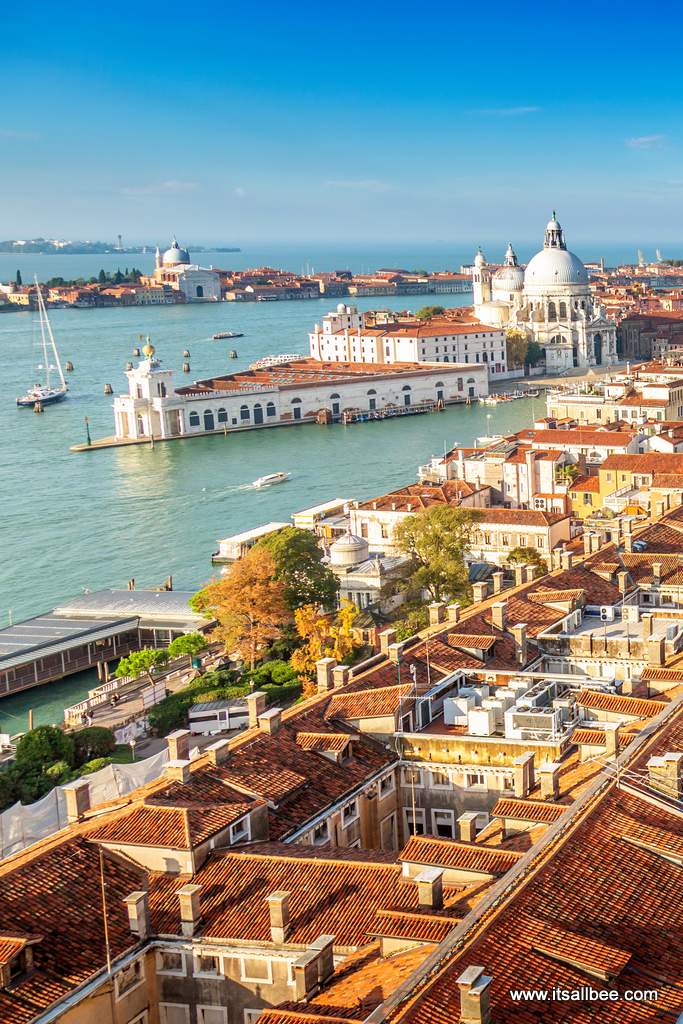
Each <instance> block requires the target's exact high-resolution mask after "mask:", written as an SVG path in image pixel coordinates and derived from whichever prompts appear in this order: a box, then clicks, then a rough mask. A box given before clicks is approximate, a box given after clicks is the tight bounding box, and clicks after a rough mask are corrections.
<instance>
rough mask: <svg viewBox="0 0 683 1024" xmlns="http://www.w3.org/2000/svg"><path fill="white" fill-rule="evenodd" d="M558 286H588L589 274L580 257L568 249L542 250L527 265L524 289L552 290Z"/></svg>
mask: <svg viewBox="0 0 683 1024" xmlns="http://www.w3.org/2000/svg"><path fill="white" fill-rule="evenodd" d="M557 284H559V285H572V284H578V285H587V284H588V272H587V270H586V268H585V267H584V265H583V263H582V262H581V260H580V259H579V257H578V256H575V255H574V253H573V252H569V250H568V249H550V248H547V249H541V251H540V252H537V253H536V255H535V256H534V257H533V259H532V260H531V261H530V262H529V263H528V264H527V268H526V270H525V272H524V287H525V288H529V287H530V286H531V287H533V288H552V287H553V286H554V285H557Z"/></svg>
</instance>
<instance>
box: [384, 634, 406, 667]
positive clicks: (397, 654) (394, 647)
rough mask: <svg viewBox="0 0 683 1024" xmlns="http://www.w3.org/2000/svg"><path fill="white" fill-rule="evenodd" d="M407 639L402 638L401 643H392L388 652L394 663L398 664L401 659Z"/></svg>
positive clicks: (390, 659)
mask: <svg viewBox="0 0 683 1024" xmlns="http://www.w3.org/2000/svg"><path fill="white" fill-rule="evenodd" d="M405 646H406V644H405V640H401V641H400V642H399V643H396V644H390V645H389V649H388V650H387V654H388V655H389V661H391V662H393V663H394V665H398V663H399V661H400V660H401V655H402V654H403V651H404V650H405Z"/></svg>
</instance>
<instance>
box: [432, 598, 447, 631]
mask: <svg viewBox="0 0 683 1024" xmlns="http://www.w3.org/2000/svg"><path fill="white" fill-rule="evenodd" d="M445 619H446V605H445V604H444V602H443V601H432V603H431V604H430V605H429V625H430V626H440V625H441V623H442V622H444V621H445Z"/></svg>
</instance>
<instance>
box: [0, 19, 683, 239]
mask: <svg viewBox="0 0 683 1024" xmlns="http://www.w3.org/2000/svg"><path fill="white" fill-rule="evenodd" d="M552 6H553V9H551V5H548V4H546V3H544V4H541V3H531V2H524V0H517V2H516V3H514V4H510V3H506V4H501V3H499V2H496V0H494V2H492V3H489V4H481V3H471V2H470V3H467V4H453V3H441V2H438V0H437V2H432V3H431V4H429V5H424V6H419V5H414V4H411V5H407V4H401V3H392V4H389V3H385V2H383V0H380V2H370V3H364V4H361V3H357V2H356V0H351V2H348V3H345V4H344V5H324V4H320V3H310V2H308V0H297V3H294V4H282V3H278V4H275V3H271V2H270V0H265V2H261V3H259V4H258V5H256V4H253V5H250V4H247V5H228V4H224V5H220V4H196V5H193V4H191V3H187V2H185V3H182V4H181V3H176V2H167V3H165V4H154V5H152V4H146V5H139V6H132V7H131V6H129V5H119V6H118V9H117V5H106V6H105V5H102V4H100V5H93V4H92V3H89V4H88V5H85V4H80V3H79V2H78V0H77V2H76V3H72V4H70V5H68V6H64V7H59V6H53V5H50V6H48V5H46V4H41V3H40V2H38V4H37V5H35V4H34V5H32V7H31V18H30V20H29V17H28V16H26V18H24V17H23V16H22V14H21V12H20V11H18V10H17V11H15V13H14V14H13V16H12V19H11V21H12V23H11V31H9V32H7V31H5V32H3V38H2V41H1V42H0V47H1V51H2V52H1V53H0V57H1V58H2V59H1V60H0V86H1V87H2V96H3V104H2V115H1V116H0V195H1V196H2V198H3V202H2V206H1V207H0V209H2V217H1V218H0V237H2V238H9V237H24V236H30V235H35V234H45V235H57V236H60V237H89V238H105V237H106V238H109V237H113V235H114V234H115V233H116V232H118V231H121V232H122V233H123V235H124V236H125V237H126V238H128V239H131V240H132V239H138V240H150V239H154V238H157V237H166V235H168V234H169V233H170V232H171V231H174V232H176V233H177V234H178V235H179V236H181V237H183V238H186V239H190V238H191V239H192V240H194V241H199V242H208V241H223V242H234V243H235V244H238V245H239V244H240V243H243V242H246V241H253V240H264V241H269V240H272V241H299V240H304V241H308V240H322V239H324V240H326V241H330V242H334V241H348V240H353V241H357V242H359V243H364V242H371V241H381V240H401V241H404V240H407V241H410V240H420V241H432V240H449V239H451V238H454V237H458V238H461V239H467V240H468V241H469V240H481V241H482V242H487V241H489V240H494V241H496V242H497V241H499V240H500V239H501V238H507V237H508V236H509V237H512V238H514V239H516V240H520V241H526V240H529V239H534V238H537V237H538V236H539V232H540V231H542V227H543V224H544V222H545V220H546V219H547V217H548V215H549V213H550V210H551V209H552V208H553V207H557V209H558V212H559V213H560V215H561V219H562V221H563V223H564V225H565V228H566V229H567V232H568V234H569V235H570V241H575V242H582V241H583V242H585V241H588V242H591V241H629V242H633V243H634V244H638V243H642V244H644V243H646V242H650V243H653V244H665V243H666V242H677V241H679V240H681V242H682V245H681V250H682V252H681V254H683V228H682V225H683V161H682V158H683V104H682V100H683V77H682V76H681V75H680V70H679V68H680V34H681V28H682V27H683V14H682V13H681V9H680V6H679V5H678V4H674V3H670V2H668V0H664V2H662V3H660V4H658V5H657V6H656V7H653V8H652V9H651V10H652V13H651V14H650V13H649V9H648V8H647V7H644V6H643V5H642V4H639V5H638V7H636V6H635V4H633V5H631V4H629V3H628V2H625V3H621V4H612V3H606V4H600V5H599V4H595V3H592V4H590V5H589V4H586V3H583V4H582V3H578V4H574V5H563V6H562V7H560V8H557V7H555V6H554V5H552ZM119 11H120V13H119ZM6 28H7V26H6Z"/></svg>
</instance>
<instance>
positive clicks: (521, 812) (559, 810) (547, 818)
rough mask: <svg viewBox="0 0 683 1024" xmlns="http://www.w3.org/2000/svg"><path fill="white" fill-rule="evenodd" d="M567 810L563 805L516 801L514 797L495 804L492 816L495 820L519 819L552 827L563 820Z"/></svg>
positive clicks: (502, 799)
mask: <svg viewBox="0 0 683 1024" xmlns="http://www.w3.org/2000/svg"><path fill="white" fill-rule="evenodd" d="M566 810H567V808H566V807H565V806H563V805H562V804H552V803H546V802H545V801H544V800H516V799H515V798H514V797H503V798H501V799H500V800H498V802H497V803H496V804H495V806H494V808H493V810H492V811H491V814H492V815H493V817H494V818H518V819H519V820H520V821H534V822H538V823H539V824H543V825H550V824H552V822H553V821H557V819H558V818H561V817H562V815H563V814H564V812H565V811H566Z"/></svg>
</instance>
